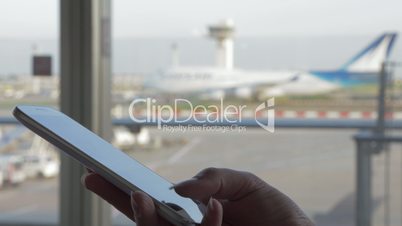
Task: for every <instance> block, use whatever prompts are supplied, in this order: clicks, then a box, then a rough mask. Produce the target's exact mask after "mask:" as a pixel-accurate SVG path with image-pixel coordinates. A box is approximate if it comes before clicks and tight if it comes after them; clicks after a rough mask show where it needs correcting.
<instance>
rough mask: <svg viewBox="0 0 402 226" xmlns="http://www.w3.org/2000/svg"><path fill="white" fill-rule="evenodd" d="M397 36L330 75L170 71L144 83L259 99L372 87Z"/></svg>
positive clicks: (166, 89) (169, 89)
mask: <svg viewBox="0 0 402 226" xmlns="http://www.w3.org/2000/svg"><path fill="white" fill-rule="evenodd" d="M396 37H397V34H396V33H385V34H383V35H381V36H380V37H379V38H377V39H376V40H375V41H374V42H372V43H371V44H370V45H368V46H367V47H366V48H364V49H363V50H362V51H360V52H359V53H358V54H357V55H356V56H354V57H353V58H352V59H350V60H349V61H348V62H347V63H346V64H344V65H343V66H342V67H340V68H339V69H338V70H333V71H313V70H312V71H296V70H293V71H291V70H289V71H249V70H241V69H236V68H233V69H225V68H219V67H179V66H177V67H172V68H170V69H168V70H166V71H163V72H159V73H155V74H154V75H152V76H149V77H148V78H147V79H146V80H145V84H144V86H145V87H150V88H154V89H157V90H158V91H161V92H164V93H171V94H183V93H204V94H206V95H210V97H219V96H222V95H227V94H234V95H237V96H239V97H250V96H256V97H259V98H265V97H272V96H281V95H309V94H317V93H325V92H329V91H332V90H335V89H338V88H340V87H346V86H353V85H359V84H367V83H375V82H377V80H378V73H379V72H380V69H381V65H382V63H383V62H384V61H386V60H387V59H388V57H389V55H390V52H391V50H392V47H393V44H394V42H395V40H396Z"/></svg>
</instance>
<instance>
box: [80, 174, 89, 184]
mask: <svg viewBox="0 0 402 226" xmlns="http://www.w3.org/2000/svg"><path fill="white" fill-rule="evenodd" d="M87 175H88V174H86V173H84V174H83V175H82V176H81V184H82V185H84V187H85V188H86V187H87V185H86V184H85V178H86V177H87Z"/></svg>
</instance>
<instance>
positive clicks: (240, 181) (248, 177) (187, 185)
mask: <svg viewBox="0 0 402 226" xmlns="http://www.w3.org/2000/svg"><path fill="white" fill-rule="evenodd" d="M263 184H264V182H263V181H262V180H260V179H259V178H258V177H256V176H255V175H253V174H251V173H247V172H240V171H235V170H230V169H216V168H207V169H205V170H203V171H201V172H200V173H198V174H197V175H196V176H195V177H194V178H192V179H190V180H187V181H184V182H181V183H179V184H176V185H175V186H174V188H175V190H176V192H177V193H178V194H180V195H182V196H185V197H190V198H192V199H196V200H200V201H202V202H204V203H206V202H207V201H208V200H209V198H210V197H214V198H216V199H226V200H238V199H241V198H242V197H244V196H246V195H247V194H249V193H251V192H253V191H255V190H258V189H259V188H261V187H262V186H263ZM264 186H267V185H266V184H264Z"/></svg>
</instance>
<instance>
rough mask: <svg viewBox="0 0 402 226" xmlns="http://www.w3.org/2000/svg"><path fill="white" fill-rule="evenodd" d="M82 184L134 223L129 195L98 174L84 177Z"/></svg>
mask: <svg viewBox="0 0 402 226" xmlns="http://www.w3.org/2000/svg"><path fill="white" fill-rule="evenodd" d="M82 182H83V184H84V186H85V187H86V188H87V189H89V190H91V191H93V192H94V193H95V194H97V195H99V196H100V197H102V198H103V199H104V200H106V201H107V202H108V203H110V204H111V205H112V206H114V207H115V208H116V209H117V210H119V211H120V212H122V213H123V214H124V215H126V216H127V217H128V218H130V219H131V220H133V221H134V217H133V216H134V214H133V210H132V208H131V203H130V196H129V195H127V194H126V193H125V192H123V191H122V190H120V189H119V188H117V187H116V186H115V185H113V184H111V183H110V182H108V181H107V180H105V179H104V178H103V177H101V176H100V175H99V174H96V173H89V174H87V175H84V176H83V177H82Z"/></svg>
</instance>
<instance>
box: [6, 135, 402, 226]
mask: <svg viewBox="0 0 402 226" xmlns="http://www.w3.org/2000/svg"><path fill="white" fill-rule="evenodd" d="M150 132H151V135H152V136H153V137H160V138H161V139H162V140H164V141H165V142H164V143H163V146H164V148H161V149H158V150H140V149H138V150H134V151H133V152H132V155H133V156H135V158H136V159H138V160H139V161H141V162H143V163H145V164H146V165H147V166H149V167H150V168H152V169H154V170H155V171H157V172H158V173H159V174H160V175H162V176H163V177H165V178H167V179H169V180H170V181H172V182H177V181H181V180H184V179H187V178H190V177H192V176H193V175H195V174H196V173H197V172H198V171H200V170H202V169H203V168H206V167H227V168H233V169H238V170H245V171H250V172H253V173H254V174H256V175H258V176H259V177H261V178H262V179H264V180H265V181H266V182H268V183H269V184H271V185H273V186H275V187H276V188H278V189H279V190H281V191H283V192H284V193H286V194H287V195H289V196H290V197H291V198H292V199H294V200H295V201H296V202H297V203H298V204H299V205H300V206H301V208H302V209H303V210H304V211H305V212H306V213H307V214H308V215H309V216H310V217H311V218H312V219H313V220H314V221H315V222H316V223H317V225H325V226H332V225H344V226H347V225H354V218H353V217H354V189H355V182H354V181H355V146H354V141H353V139H352V136H353V135H354V134H355V133H356V132H357V131H355V130H323V129H321V130H320V129H310V130H302V129H277V130H276V131H275V133H269V132H266V131H264V130H262V129H247V131H246V132H241V133H239V132H227V133H220V132H189V131H187V132H186V133H181V132H176V133H167V132H163V131H160V130H157V129H151V130H150ZM390 154H391V202H390V205H391V225H399V224H400V214H399V213H400V210H401V206H400V205H401V201H400V200H401V159H402V156H401V154H402V150H401V147H400V146H395V147H391V153H390ZM373 163H374V169H373V175H374V180H373V186H374V191H373V193H374V198H375V199H374V204H375V205H374V206H375V209H374V222H375V224H374V225H382V224H383V215H384V214H383V211H384V196H383V194H384V192H383V191H384V184H383V181H384V179H383V178H384V170H385V167H384V155H382V154H381V155H378V156H376V157H375V158H374V160H373ZM57 181H58V180H57V178H55V179H50V180H36V181H28V182H26V183H24V184H23V185H21V186H20V187H17V188H7V189H5V190H3V191H0V225H2V224H1V223H3V222H21V223H35V224H37V225H44V224H55V223H56V222H57V220H58V211H57V208H58V198H57V196H58V182H57ZM112 216H113V222H114V224H115V225H132V224H131V222H129V221H128V220H127V219H126V218H125V217H123V216H122V215H121V214H120V213H119V212H117V211H115V210H114V211H113V215H112Z"/></svg>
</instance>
